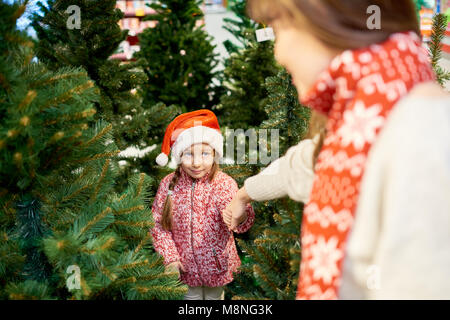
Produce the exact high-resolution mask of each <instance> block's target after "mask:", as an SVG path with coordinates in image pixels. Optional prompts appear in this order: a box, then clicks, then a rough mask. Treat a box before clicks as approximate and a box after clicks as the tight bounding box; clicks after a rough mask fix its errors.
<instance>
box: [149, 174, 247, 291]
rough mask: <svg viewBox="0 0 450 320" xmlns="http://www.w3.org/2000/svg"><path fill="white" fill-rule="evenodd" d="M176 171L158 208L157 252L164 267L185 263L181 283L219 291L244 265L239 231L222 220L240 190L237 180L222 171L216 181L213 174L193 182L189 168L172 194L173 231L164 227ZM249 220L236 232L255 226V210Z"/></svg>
mask: <svg viewBox="0 0 450 320" xmlns="http://www.w3.org/2000/svg"><path fill="white" fill-rule="evenodd" d="M173 175H174V173H171V174H169V175H167V176H166V177H164V178H163V179H162V181H161V183H160V185H159V188H158V191H157V193H156V196H155V199H154V201H153V205H152V212H153V218H154V221H155V226H154V227H153V228H152V229H151V235H152V237H153V245H154V247H155V250H156V251H157V252H158V253H160V254H161V255H162V256H163V257H164V264H165V265H167V264H169V263H172V262H174V261H180V262H181V263H182V265H183V267H184V269H185V271H184V272H182V271H181V270H180V280H181V281H182V282H183V283H185V284H188V285H189V286H192V287H194V286H208V287H219V286H223V285H225V284H227V283H229V282H231V281H233V272H236V271H237V268H238V267H239V266H240V265H241V261H240V259H239V256H238V254H237V251H236V246H235V243H234V237H233V232H231V231H229V230H228V227H227V226H226V224H225V222H224V221H223V218H222V210H224V209H225V207H226V206H227V205H228V204H229V203H230V202H231V200H232V199H233V196H234V195H235V194H236V193H237V191H238V185H237V183H236V181H234V179H233V178H231V177H230V176H229V175H227V174H226V173H224V172H222V171H218V172H217V174H216V177H215V178H214V179H213V181H212V182H211V183H209V181H208V176H209V174H207V175H205V176H204V177H202V178H200V179H197V180H195V179H192V178H191V177H190V176H189V175H188V174H187V173H186V172H185V171H184V170H181V175H180V178H179V180H178V182H177V184H176V185H175V186H174V189H173V193H172V196H171V197H172V201H173V206H172V216H173V223H172V230H171V231H167V230H164V229H163V228H162V226H161V224H160V221H161V216H162V211H163V207H164V201H165V199H166V197H167V193H168V188H169V184H170V181H171V180H172V177H173ZM247 214H248V215H247V219H246V221H244V222H242V223H241V224H240V225H239V226H238V227H237V228H236V229H235V232H237V233H244V232H246V231H247V230H248V229H250V227H251V226H252V225H253V223H254V221H255V212H254V211H253V208H252V206H251V205H250V204H248V205H247Z"/></svg>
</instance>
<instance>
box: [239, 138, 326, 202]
mask: <svg viewBox="0 0 450 320" xmlns="http://www.w3.org/2000/svg"><path fill="white" fill-rule="evenodd" d="M317 139H318V136H316V137H315V138H314V140H312V139H305V140H302V141H301V142H300V143H299V144H297V145H296V146H293V147H291V148H289V149H288V151H287V152H286V155H285V156H283V157H281V158H279V159H277V160H275V161H274V162H272V163H271V164H270V165H269V166H268V167H267V168H266V169H264V170H263V171H262V172H261V173H259V174H257V175H256V176H253V177H250V178H248V179H247V180H245V182H244V188H243V189H244V190H242V189H241V190H242V191H241V192H240V194H239V195H240V199H241V200H246V199H247V200H248V199H249V198H251V199H252V200H255V201H265V200H272V199H278V198H282V197H284V196H289V198H291V199H293V200H295V201H299V202H308V199H309V194H310V191H311V188H312V183H313V178H314V171H313V153H314V150H315V147H316V143H317Z"/></svg>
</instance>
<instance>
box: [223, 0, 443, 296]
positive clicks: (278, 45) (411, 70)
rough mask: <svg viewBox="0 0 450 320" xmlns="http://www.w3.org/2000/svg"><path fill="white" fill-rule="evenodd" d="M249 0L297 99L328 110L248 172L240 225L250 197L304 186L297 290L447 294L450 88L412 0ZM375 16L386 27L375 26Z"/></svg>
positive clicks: (238, 202)
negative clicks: (443, 84) (307, 131)
mask: <svg viewBox="0 0 450 320" xmlns="http://www.w3.org/2000/svg"><path fill="white" fill-rule="evenodd" d="M248 4H249V13H250V15H251V16H252V18H253V19H255V20H256V21H260V22H265V23H266V24H270V25H271V26H273V28H274V31H275V34H276V41H275V57H276V59H277V60H278V62H279V63H280V64H282V65H283V66H285V67H286V69H287V70H288V71H289V72H290V73H291V74H292V77H293V81H294V83H295V85H296V87H297V89H298V91H299V95H300V101H301V102H302V103H303V104H305V105H308V106H310V107H311V108H312V109H314V110H316V111H318V112H320V113H322V114H323V115H324V116H326V118H327V122H326V135H325V137H323V135H322V137H321V139H320V140H319V141H318V143H315V144H314V145H315V146H316V148H317V149H316V150H315V152H313V151H311V150H313V149H314V148H311V147H310V146H311V142H310V141H307V142H302V143H300V144H299V145H298V146H295V147H292V148H291V149H290V150H289V151H288V152H287V154H286V156H285V157H282V158H280V159H278V160H277V161H275V162H274V163H272V164H271V166H269V168H270V169H269V168H267V169H269V172H268V173H265V172H264V171H263V172H262V173H260V174H259V175H257V176H254V177H251V178H249V179H247V180H246V181H245V183H244V187H243V188H241V189H240V190H239V192H238V193H237V195H236V196H235V198H234V199H233V201H232V202H231V203H230V205H229V206H228V207H227V209H226V210H224V212H223V216H224V221H225V222H226V223H227V224H228V225H229V226H230V228H234V226H235V225H236V221H239V220H240V219H242V217H243V216H245V213H243V210H242V209H243V207H244V205H246V204H247V203H248V202H250V201H252V200H257V201H262V200H267V199H273V198H276V197H280V196H283V195H291V194H292V195H295V194H297V196H296V197H292V198H293V199H301V198H302V197H301V196H300V195H303V196H304V195H305V193H307V194H308V195H309V197H306V200H305V202H306V203H307V204H306V206H305V209H304V215H303V221H302V230H301V245H302V262H301V265H300V275H299V282H298V290H297V299H336V298H341V299H355V298H356V299H361V298H362V299H392V298H393V299H409V298H412V299H421V298H423V299H433V298H437V299H442V298H447V299H448V298H450V280H449V277H448V275H447V270H450V232H449V230H450V202H449V197H448V195H450V148H449V142H448V141H450V140H449V138H450V129H449V128H450V125H449V124H450V110H449V109H450V96H449V94H448V93H444V92H443V91H442V90H441V88H440V87H439V86H438V85H437V84H436V82H435V75H434V73H433V70H432V68H431V66H430V63H429V61H428V60H429V59H428V56H427V53H426V51H425V50H424V49H423V48H422V47H421V41H420V31H419V26H418V22H417V19H416V15H415V8H414V4H413V2H412V1H410V0H396V1H383V0H378V1H374V0H367V1H365V0H358V1H349V0H347V1H343V0H278V1H272V0H253V1H252V0H251V1H249V2H248ZM374 5H375V7H374ZM369 7H371V8H370V9H371V10H375V11H369V12H374V14H375V15H376V14H377V11H378V13H379V16H378V17H377V16H371V15H370V14H367V12H368V8H369ZM374 18H375V19H376V18H379V19H380V27H381V28H379V29H369V27H368V26H369V25H370V24H369V23H368V21H372V22H373V21H374V20H373V19H374ZM371 19H372V20H371ZM322 144H323V146H322ZM308 146H309V147H308ZM318 148H321V149H320V153H319V154H318V157H317V163H316V164H315V167H314V171H315V175H314V180H313V181H312V189H311V192H309V191H305V190H309V189H308V187H305V184H306V186H308V184H310V182H309V181H310V179H311V178H308V177H310V176H311V175H310V174H308V170H312V161H309V162H308V161H307V159H308V157H309V156H312V154H317V153H318V151H319V150H318ZM308 150H309V151H308ZM308 152H309V153H308ZM308 163H311V166H310V167H309V168H308ZM299 190H300V191H299Z"/></svg>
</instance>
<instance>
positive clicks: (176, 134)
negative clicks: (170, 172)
mask: <svg viewBox="0 0 450 320" xmlns="http://www.w3.org/2000/svg"><path fill="white" fill-rule="evenodd" d="M196 143H207V144H209V145H210V146H211V147H212V148H213V149H214V150H216V154H217V155H218V157H217V159H218V158H221V157H222V156H223V136H222V133H221V132H220V127H219V122H218V121H217V117H216V115H215V114H214V112H212V111H210V110H208V109H201V110H196V111H192V112H187V113H183V114H181V115H179V116H178V117H176V118H175V119H174V120H173V121H172V122H171V123H170V124H169V125H168V126H167V129H166V132H165V134H164V140H163V143H162V147H161V153H160V154H159V155H158V156H157V157H156V163H158V164H159V165H160V166H165V165H166V164H167V162H168V161H169V152H170V151H172V158H173V159H175V162H176V163H177V164H180V162H181V154H182V153H183V151H184V150H185V149H186V148H188V147H190V146H191V145H193V144H196Z"/></svg>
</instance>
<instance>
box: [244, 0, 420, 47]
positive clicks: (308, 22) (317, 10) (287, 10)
mask: <svg viewBox="0 0 450 320" xmlns="http://www.w3.org/2000/svg"><path fill="white" fill-rule="evenodd" d="M372 5H376V6H377V7H378V8H379V9H380V22H381V26H380V29H369V27H368V24H367V22H368V19H369V17H370V16H371V14H372V13H373V12H372V11H370V13H367V11H368V8H369V7H370V6H372ZM247 10H248V13H249V15H250V17H251V18H252V19H254V20H255V21H259V22H265V23H267V24H270V23H271V22H272V21H273V20H275V19H278V18H282V20H283V21H287V22H291V23H292V24H293V25H296V26H299V27H301V28H306V29H308V30H309V31H310V32H311V33H312V34H313V35H314V36H315V37H316V38H318V39H319V40H321V41H322V42H323V43H324V44H325V45H327V46H328V47H331V48H337V49H344V50H346V49H357V48H362V47H367V46H369V45H371V44H374V43H379V42H383V41H385V40H387V38H388V37H389V36H390V35H391V34H393V33H396V32H402V31H414V32H415V33H416V34H417V35H418V36H419V37H421V33H420V26H419V21H418V19H417V14H416V10H415V4H414V2H413V1H412V0H277V1H273V0H248V7H247Z"/></svg>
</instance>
